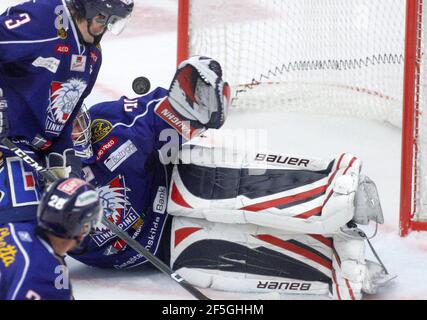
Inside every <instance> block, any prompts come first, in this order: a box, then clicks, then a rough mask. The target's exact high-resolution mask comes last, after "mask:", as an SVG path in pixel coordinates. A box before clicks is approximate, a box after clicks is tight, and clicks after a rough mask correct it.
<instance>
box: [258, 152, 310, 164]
mask: <svg viewBox="0 0 427 320" xmlns="http://www.w3.org/2000/svg"><path fill="white" fill-rule="evenodd" d="M254 160H255V161H263V162H270V163H278V164H286V165H290V166H297V167H307V166H308V165H309V163H310V160H308V159H303V158H296V157H289V156H280V155H275V154H264V153H258V154H257V155H256V156H255V159H254Z"/></svg>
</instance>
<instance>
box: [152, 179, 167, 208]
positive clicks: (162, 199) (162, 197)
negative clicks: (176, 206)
mask: <svg viewBox="0 0 427 320" xmlns="http://www.w3.org/2000/svg"><path fill="white" fill-rule="evenodd" d="M166 204H167V194H166V187H163V186H160V187H159V188H158V189H157V195H156V198H155V199H154V202H153V211H154V212H157V213H160V214H164V213H165V210H166Z"/></svg>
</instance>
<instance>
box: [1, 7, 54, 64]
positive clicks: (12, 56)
mask: <svg viewBox="0 0 427 320" xmlns="http://www.w3.org/2000/svg"><path fill="white" fill-rule="evenodd" d="M40 7H42V6H34V5H32V6H30V5H29V4H25V3H24V4H22V5H18V6H15V7H12V8H9V9H8V10H6V11H5V12H4V13H3V14H2V15H1V16H0V62H1V63H7V62H13V61H19V60H24V59H27V58H30V57H31V56H32V55H34V54H35V53H36V52H39V51H40V48H42V47H43V46H44V45H46V44H47V43H49V42H51V41H55V40H57V39H58V35H57V32H56V29H55V23H54V20H53V21H52V25H50V24H46V21H41V14H40V12H39V11H41V10H42V9H43V7H42V8H40ZM49 10H51V8H49ZM52 16H53V14H52ZM48 17H49V18H48V19H50V18H51V15H49V16H48ZM45 19H46V15H45Z"/></svg>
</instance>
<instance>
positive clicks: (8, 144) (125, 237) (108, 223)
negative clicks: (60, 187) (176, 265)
mask: <svg viewBox="0 0 427 320" xmlns="http://www.w3.org/2000/svg"><path fill="white" fill-rule="evenodd" d="M2 143H3V144H4V145H5V146H6V147H8V148H9V149H10V150H11V151H12V152H13V153H15V154H16V155H17V156H18V157H19V158H21V159H22V160H23V161H25V162H26V163H27V164H29V165H30V166H31V167H32V168H33V169H34V170H36V171H37V172H38V173H39V174H40V175H41V176H42V177H43V178H44V179H46V180H47V181H49V182H54V181H56V180H58V177H57V176H55V175H54V174H53V173H52V172H51V171H49V170H48V169H47V168H45V167H43V166H41V165H40V164H39V163H38V162H37V161H35V160H34V159H33V158H31V157H30V156H29V155H28V154H27V153H26V152H25V151H23V150H22V149H20V148H19V147H18V146H17V145H16V144H15V143H13V142H12V141H11V140H10V139H9V138H3V140H2ZM102 223H103V224H104V225H105V226H107V227H108V228H109V229H110V230H111V231H113V232H114V233H115V234H116V235H117V236H118V237H119V238H120V239H122V240H123V241H125V242H126V244H128V245H129V246H130V247H131V248H132V249H134V250H135V251H136V252H138V253H139V254H141V255H143V256H144V257H145V258H146V259H147V261H149V262H150V263H151V264H152V265H154V266H155V267H156V268H157V269H159V270H160V271H161V272H163V273H165V274H166V275H168V276H169V277H171V278H172V279H173V280H175V281H176V282H177V283H178V284H179V285H181V287H183V288H184V289H185V290H187V291H188V292H189V293H191V294H192V295H193V296H194V297H195V298H197V299H198V300H210V299H209V298H208V297H206V296H205V295H204V294H203V293H201V292H200V291H199V290H197V289H196V288H195V287H194V286H192V285H191V284H190V283H189V282H187V281H186V280H185V279H184V278H182V277H181V276H180V275H179V274H177V273H176V272H174V271H173V270H172V269H171V268H169V266H167V265H166V264H165V263H164V262H163V261H161V260H160V259H159V258H157V257H156V256H155V255H153V254H152V253H151V252H150V251H148V250H147V249H146V248H145V247H144V246H142V245H141V244H140V243H138V242H137V241H136V240H135V239H133V238H132V237H130V236H129V235H128V234H127V233H126V232H124V231H123V230H121V229H120V228H119V227H118V226H116V225H115V224H114V223H113V222H111V221H109V220H108V219H107V218H106V217H105V216H104V215H102Z"/></svg>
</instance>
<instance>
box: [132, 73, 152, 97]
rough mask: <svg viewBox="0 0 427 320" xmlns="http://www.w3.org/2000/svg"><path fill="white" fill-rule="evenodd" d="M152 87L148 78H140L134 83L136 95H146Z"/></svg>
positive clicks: (133, 87)
mask: <svg viewBox="0 0 427 320" xmlns="http://www.w3.org/2000/svg"><path fill="white" fill-rule="evenodd" d="M150 87H151V84H150V80H148V79H147V78H146V77H138V78H136V79H135V80H133V83H132V89H133V91H134V92H135V93H136V94H141V95H142V94H146V93H147V92H148V91H150Z"/></svg>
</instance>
